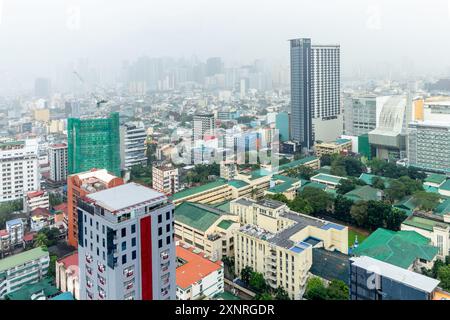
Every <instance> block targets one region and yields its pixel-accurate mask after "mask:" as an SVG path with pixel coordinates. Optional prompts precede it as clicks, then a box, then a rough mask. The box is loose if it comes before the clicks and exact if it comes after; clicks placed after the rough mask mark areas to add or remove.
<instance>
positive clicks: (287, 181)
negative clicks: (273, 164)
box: [268, 174, 301, 193]
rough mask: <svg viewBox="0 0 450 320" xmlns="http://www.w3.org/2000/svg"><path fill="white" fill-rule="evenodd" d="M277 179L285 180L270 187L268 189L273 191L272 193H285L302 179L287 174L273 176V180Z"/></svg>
mask: <svg viewBox="0 0 450 320" xmlns="http://www.w3.org/2000/svg"><path fill="white" fill-rule="evenodd" d="M276 180H281V181H283V182H282V183H279V184H277V185H276V186H274V187H272V188H270V189H269V190H268V191H269V192H272V193H283V192H285V191H287V190H289V189H290V188H292V186H293V185H294V184H295V183H299V182H300V181H301V180H300V179H295V178H291V177H287V176H283V175H280V174H276V175H274V176H273V177H272V181H276Z"/></svg>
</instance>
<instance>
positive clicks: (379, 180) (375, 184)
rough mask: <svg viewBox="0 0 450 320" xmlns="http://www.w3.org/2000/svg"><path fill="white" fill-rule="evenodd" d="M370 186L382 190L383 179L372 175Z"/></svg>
mask: <svg viewBox="0 0 450 320" xmlns="http://www.w3.org/2000/svg"><path fill="white" fill-rule="evenodd" d="M372 187H374V188H376V189H380V190H384V187H385V186H384V180H383V179H382V178H380V177H374V178H373V179H372Z"/></svg>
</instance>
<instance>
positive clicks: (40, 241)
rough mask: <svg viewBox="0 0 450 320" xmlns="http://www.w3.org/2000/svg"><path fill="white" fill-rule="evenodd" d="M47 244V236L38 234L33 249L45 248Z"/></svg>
mask: <svg viewBox="0 0 450 320" xmlns="http://www.w3.org/2000/svg"><path fill="white" fill-rule="evenodd" d="M47 243H48V239H47V236H46V235H45V234H44V233H42V232H39V233H38V234H37V236H36V240H35V241H34V247H35V248H37V247H47Z"/></svg>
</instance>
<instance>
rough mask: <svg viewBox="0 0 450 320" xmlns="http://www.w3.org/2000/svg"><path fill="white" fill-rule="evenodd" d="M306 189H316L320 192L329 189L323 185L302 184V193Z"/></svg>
mask: <svg viewBox="0 0 450 320" xmlns="http://www.w3.org/2000/svg"><path fill="white" fill-rule="evenodd" d="M305 188H316V189H320V190H325V189H326V188H327V187H326V186H325V185H323V184H321V183H317V182H309V183H306V184H302V186H301V187H300V191H303V190H304V189H305Z"/></svg>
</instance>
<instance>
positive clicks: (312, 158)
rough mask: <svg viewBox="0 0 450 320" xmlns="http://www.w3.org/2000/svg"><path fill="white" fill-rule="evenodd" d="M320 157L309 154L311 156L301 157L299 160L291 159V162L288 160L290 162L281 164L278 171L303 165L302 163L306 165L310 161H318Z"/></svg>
mask: <svg viewBox="0 0 450 320" xmlns="http://www.w3.org/2000/svg"><path fill="white" fill-rule="evenodd" d="M318 159H319V158H317V157H315V156H309V157H305V158H302V159H299V160H295V161H291V162H288V163H285V164H282V165H281V166H279V167H278V172H281V171H284V170H287V169H291V168H295V167H298V166H301V165H305V164H307V163H308V162H311V161H316V160H318Z"/></svg>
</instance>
